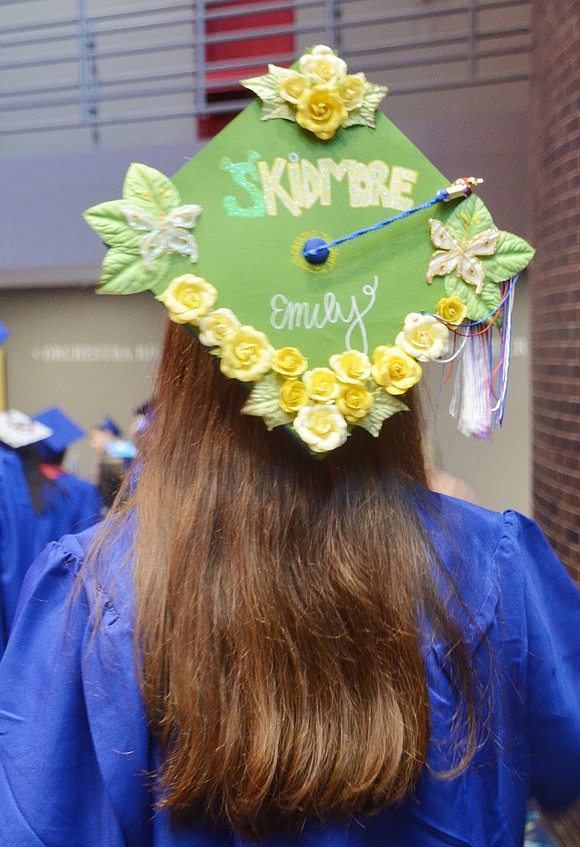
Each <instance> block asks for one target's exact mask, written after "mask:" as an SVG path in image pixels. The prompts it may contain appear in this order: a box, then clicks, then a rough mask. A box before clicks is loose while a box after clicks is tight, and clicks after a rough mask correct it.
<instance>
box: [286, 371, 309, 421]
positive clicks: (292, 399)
mask: <svg viewBox="0 0 580 847" xmlns="http://www.w3.org/2000/svg"><path fill="white" fill-rule="evenodd" d="M309 399H310V398H309V397H308V391H307V390H306V386H305V385H304V383H303V382H301V381H300V380H299V379H285V380H284V382H283V383H282V387H281V388H280V406H281V407H282V409H283V410H284V411H285V412H288V413H289V414H293V413H294V412H298V411H299V409H301V408H302V407H303V406H306V405H307V404H308V402H309Z"/></svg>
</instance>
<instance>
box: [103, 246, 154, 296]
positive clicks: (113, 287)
mask: <svg viewBox="0 0 580 847" xmlns="http://www.w3.org/2000/svg"><path fill="white" fill-rule="evenodd" d="M168 267H169V259H168V257H166V256H160V257H159V260H158V261H157V262H156V264H155V268H154V270H152V271H147V270H145V267H144V265H143V259H142V258H141V256H140V255H139V254H138V253H126V252H124V251H123V250H117V249H113V250H109V252H108V253H107V255H106V256H105V258H104V260H103V266H102V269H101V278H100V280H99V282H100V288H99V294H138V293H139V292H140V291H147V290H148V289H150V288H154V287H155V286H156V285H157V284H158V283H159V282H161V280H162V279H163V277H164V276H165V274H166V273H167V269H168Z"/></svg>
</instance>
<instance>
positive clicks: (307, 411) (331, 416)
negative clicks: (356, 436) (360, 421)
mask: <svg viewBox="0 0 580 847" xmlns="http://www.w3.org/2000/svg"><path fill="white" fill-rule="evenodd" d="M294 429H295V430H296V432H297V433H298V435H299V436H300V438H301V439H302V441H304V443H305V444H308V446H309V447H310V449H311V450H312V452H313V453H327V452H328V451H329V450H336V448H337V447H340V446H341V445H342V444H344V442H345V441H346V438H347V434H348V428H347V423H346V420H345V419H344V417H343V415H341V413H340V412H339V410H338V409H337V408H336V406H335V405H333V404H331V403H326V404H322V403H319V404H317V405H316V406H303V407H302V408H301V409H300V411H299V412H298V414H297V415H296V417H295V418H294Z"/></svg>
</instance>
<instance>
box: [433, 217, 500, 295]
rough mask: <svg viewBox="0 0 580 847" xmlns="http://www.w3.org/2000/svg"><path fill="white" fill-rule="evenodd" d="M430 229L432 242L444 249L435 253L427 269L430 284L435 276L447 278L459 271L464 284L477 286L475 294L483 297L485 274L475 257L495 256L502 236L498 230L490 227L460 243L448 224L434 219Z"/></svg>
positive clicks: (458, 273)
mask: <svg viewBox="0 0 580 847" xmlns="http://www.w3.org/2000/svg"><path fill="white" fill-rule="evenodd" d="M429 227H430V229H431V241H432V242H433V244H434V245H435V247H441V248H442V249H441V250H437V252H436V253H433V256H432V258H431V261H430V262H429V267H428V269H427V282H428V283H429V284H431V283H432V282H433V277H434V276H447V274H450V273H452V271H455V270H456V271H457V275H458V276H459V277H461V279H462V280H463V281H464V282H467V283H469V285H474V286H475V291H476V294H481V292H482V290H483V283H484V281H485V271H484V269H483V265H482V263H481V262H480V261H479V259H477V258H476V256H493V254H494V253H495V248H496V245H497V240H498V238H499V236H500V235H501V233H500V231H499V229H496V228H495V227H490V228H489V229H486V230H485V231H484V232H480V233H478V234H477V235H474V236H473V238H471V239H470V240H469V241H465V242H461V243H459V241H458V240H457V239H456V238H455V236H454V235H452V234H451V233H450V232H449V230H448V229H447V227H446V226H445V224H443V223H441V221H439V220H437V219H436V218H431V220H430V221H429Z"/></svg>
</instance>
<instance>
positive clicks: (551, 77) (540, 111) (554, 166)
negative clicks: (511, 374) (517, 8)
mask: <svg viewBox="0 0 580 847" xmlns="http://www.w3.org/2000/svg"><path fill="white" fill-rule="evenodd" d="M532 37H533V48H532V133H533V138H532V162H531V169H530V170H531V194H532V215H533V235H532V240H533V243H534V246H535V247H536V248H537V251H538V253H537V256H536V258H535V259H534V261H533V263H532V267H531V271H530V291H531V307H532V311H531V341H532V398H533V401H532V402H533V457H534V458H533V487H534V491H533V496H534V510H535V517H536V519H537V520H538V522H539V523H540V525H541V526H542V528H543V529H544V531H545V532H546V534H547V535H548V537H549V539H550V541H551V542H552V544H553V546H554V548H555V550H556V552H557V553H558V555H559V556H560V558H561V559H562V561H563V562H564V563H565V564H566V566H567V567H568V569H569V570H570V571H571V573H572V575H573V576H574V578H575V579H576V580H577V581H578V582H580V237H579V232H580V202H579V198H580V3H579V2H578V0H559V2H557V3H555V2H554V0H532Z"/></svg>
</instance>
